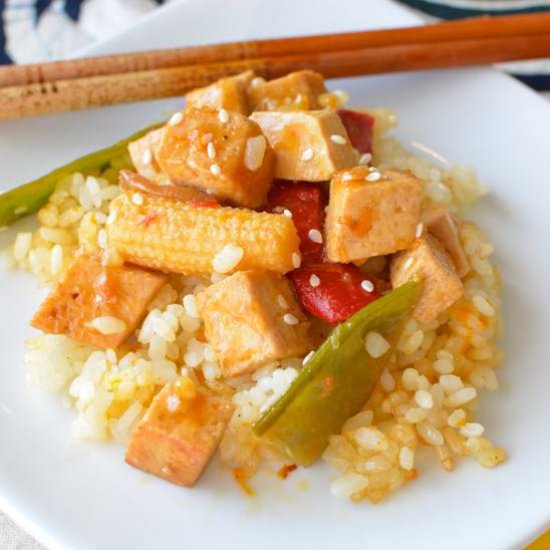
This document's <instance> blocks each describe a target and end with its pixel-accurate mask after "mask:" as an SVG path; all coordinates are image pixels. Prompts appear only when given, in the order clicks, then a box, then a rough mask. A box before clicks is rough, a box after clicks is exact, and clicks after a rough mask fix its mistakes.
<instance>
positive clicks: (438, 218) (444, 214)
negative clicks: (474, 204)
mask: <svg viewBox="0 0 550 550" xmlns="http://www.w3.org/2000/svg"><path fill="white" fill-rule="evenodd" d="M422 220H423V222H424V225H425V227H426V229H427V230H428V231H429V232H430V233H431V234H432V235H433V236H434V237H435V238H436V239H437V240H438V241H439V242H440V243H441V244H442V245H443V248H445V250H446V252H447V254H449V256H450V257H451V259H452V260H453V263H454V265H455V269H456V272H457V274H458V276H459V277H460V278H461V279H462V278H463V277H465V276H466V275H468V273H469V271H470V262H469V261H468V257H467V256H466V252H465V251H464V247H463V246H462V242H461V240H460V233H459V229H458V224H457V222H456V220H455V218H454V216H453V215H452V214H451V213H450V212H449V209H448V208H447V207H445V206H436V207H434V208H431V209H429V210H427V211H426V212H424V213H423V215H422Z"/></svg>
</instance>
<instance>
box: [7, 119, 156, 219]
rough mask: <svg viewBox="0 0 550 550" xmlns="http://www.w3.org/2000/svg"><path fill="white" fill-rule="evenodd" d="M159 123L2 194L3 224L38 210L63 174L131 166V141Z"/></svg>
mask: <svg viewBox="0 0 550 550" xmlns="http://www.w3.org/2000/svg"><path fill="white" fill-rule="evenodd" d="M158 126H159V124H155V125H152V126H148V127H147V128H144V129H142V130H139V132H136V133H135V134H132V135H131V136H129V137H127V138H125V139H123V140H121V141H118V142H117V143H115V144H114V145H111V146H110V147H106V148H105V149H100V150H99V151H94V152H93V153H89V154H87V155H84V156H83V157H80V158H78V159H76V160H73V161H72V162H69V163H68V164H65V165H64V166H60V167H59V168H56V169H55V170H52V171H51V172H49V173H48V174H46V175H44V176H41V177H40V178H38V179H35V180H33V181H30V182H28V183H24V184H22V185H19V186H18V187H15V188H14V189H11V190H10V191H6V192H5V193H2V194H0V227H2V226H4V225H9V224H11V223H13V222H15V221H16V220H18V219H19V218H22V217H24V216H27V215H28V214H33V213H34V212H36V211H37V210H39V209H40V208H41V207H42V206H44V204H46V202H47V201H48V198H49V197H50V195H51V194H52V193H53V192H54V190H55V186H56V185H57V182H58V181H59V180H60V179H61V178H62V177H64V176H67V175H69V174H73V173H75V172H80V173H82V174H84V175H86V174H87V173H90V172H93V171H95V170H98V169H99V170H101V169H103V168H107V167H108V166H111V165H113V164H115V165H116V167H117V168H129V167H131V161H130V158H129V156H128V150H127V148H128V143H130V142H131V141H134V140H136V139H138V138H140V137H141V136H142V135H144V134H146V133H147V132H149V131H150V130H153V129H154V128H157V127H158Z"/></svg>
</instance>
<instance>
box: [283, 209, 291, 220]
mask: <svg viewBox="0 0 550 550" xmlns="http://www.w3.org/2000/svg"><path fill="white" fill-rule="evenodd" d="M283 216H286V217H287V218H292V212H291V211H290V210H289V209H288V208H283Z"/></svg>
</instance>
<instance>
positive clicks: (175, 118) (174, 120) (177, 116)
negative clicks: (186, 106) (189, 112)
mask: <svg viewBox="0 0 550 550" xmlns="http://www.w3.org/2000/svg"><path fill="white" fill-rule="evenodd" d="M182 120H183V113H181V112H179V111H178V112H177V113H174V114H173V115H172V116H171V117H170V120H169V121H168V124H169V125H170V126H176V125H177V124H179V123H180V122H181V121H182Z"/></svg>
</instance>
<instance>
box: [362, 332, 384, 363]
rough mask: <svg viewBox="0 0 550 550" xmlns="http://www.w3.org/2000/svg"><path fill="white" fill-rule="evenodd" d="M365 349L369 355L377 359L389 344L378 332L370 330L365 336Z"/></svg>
mask: <svg viewBox="0 0 550 550" xmlns="http://www.w3.org/2000/svg"><path fill="white" fill-rule="evenodd" d="M365 349H366V350H367V353H368V354H369V355H370V356H371V357H373V358H374V359H378V357H382V355H384V354H385V353H386V352H387V351H388V350H389V349H390V344H389V343H388V341H387V340H386V339H385V338H384V337H383V336H382V335H381V334H380V333H379V332H376V331H370V332H368V333H367V335H366V336H365Z"/></svg>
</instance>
